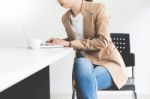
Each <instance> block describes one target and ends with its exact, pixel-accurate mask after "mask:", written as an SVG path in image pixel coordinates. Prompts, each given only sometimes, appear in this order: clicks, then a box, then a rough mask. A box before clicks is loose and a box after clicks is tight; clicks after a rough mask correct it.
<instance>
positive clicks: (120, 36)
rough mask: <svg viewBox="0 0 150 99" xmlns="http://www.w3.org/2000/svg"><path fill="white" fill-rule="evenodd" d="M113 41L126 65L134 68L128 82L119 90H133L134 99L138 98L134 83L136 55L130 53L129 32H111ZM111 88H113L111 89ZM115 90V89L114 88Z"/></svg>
mask: <svg viewBox="0 0 150 99" xmlns="http://www.w3.org/2000/svg"><path fill="white" fill-rule="evenodd" d="M110 36H111V38H112V41H113V43H114V44H115V46H116V47H117V49H118V51H119V52H120V54H121V56H122V58H123V60H124V62H125V65H126V67H131V68H132V71H131V72H132V76H131V77H128V81H127V83H126V84H125V85H124V86H123V87H122V88H121V89H119V91H130V90H131V91H133V97H134V99H137V95H136V91H135V84H134V79H135V78H134V66H135V55H134V53H130V35H129V34H128V33H111V34H110ZM110 90H111V89H110ZM112 90H113V89H112Z"/></svg>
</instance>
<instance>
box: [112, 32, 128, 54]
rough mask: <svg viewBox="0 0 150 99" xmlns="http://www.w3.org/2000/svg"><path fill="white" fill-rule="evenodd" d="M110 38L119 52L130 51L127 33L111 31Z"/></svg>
mask: <svg viewBox="0 0 150 99" xmlns="http://www.w3.org/2000/svg"><path fill="white" fill-rule="evenodd" d="M110 35H111V38H112V41H113V43H114V44H115V46H116V47H117V49H118V50H119V52H120V53H121V54H129V53H130V39H129V34H121V33H111V34H110Z"/></svg>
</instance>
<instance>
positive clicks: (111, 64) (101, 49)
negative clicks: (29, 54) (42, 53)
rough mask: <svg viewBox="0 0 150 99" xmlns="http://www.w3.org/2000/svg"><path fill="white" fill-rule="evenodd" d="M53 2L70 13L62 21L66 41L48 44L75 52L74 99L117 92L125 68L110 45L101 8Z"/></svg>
mask: <svg viewBox="0 0 150 99" xmlns="http://www.w3.org/2000/svg"><path fill="white" fill-rule="evenodd" d="M57 1H58V3H59V4H60V5H61V6H62V7H64V8H69V9H70V10H69V11H67V12H66V13H65V14H64V15H63V17H62V22H63V25H64V27H65V29H66V32H67V35H68V38H66V39H64V40H63V39H58V38H56V39H51V40H49V41H48V42H51V43H54V44H62V45H64V46H66V47H73V48H74V49H75V50H76V58H75V62H74V76H75V81H76V84H75V85H76V87H75V89H76V92H77V97H78V99H97V95H96V91H97V90H102V89H108V88H111V87H113V86H114V85H115V86H116V87H117V88H118V89H119V88H121V87H122V86H123V85H124V84H125V83H126V81H127V75H126V73H125V64H124V62H123V60H122V58H121V56H120V54H119V52H118V50H117V49H116V47H115V46H114V44H113V43H112V41H111V38H110V34H109V17H108V15H107V14H106V10H105V6H104V5H103V4H102V3H92V2H87V1H91V0H87V1H83V0H57Z"/></svg>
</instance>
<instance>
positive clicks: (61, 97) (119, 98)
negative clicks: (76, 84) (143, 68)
mask: <svg viewBox="0 0 150 99" xmlns="http://www.w3.org/2000/svg"><path fill="white" fill-rule="evenodd" d="M51 99H72V95H71V94H52V95H51ZM98 99H134V98H133V96H132V92H108V91H107V92H98ZM137 99H150V95H138V97H137Z"/></svg>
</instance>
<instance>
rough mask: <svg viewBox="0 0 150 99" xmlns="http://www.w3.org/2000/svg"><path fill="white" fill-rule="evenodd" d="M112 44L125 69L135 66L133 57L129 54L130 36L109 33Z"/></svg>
mask: <svg viewBox="0 0 150 99" xmlns="http://www.w3.org/2000/svg"><path fill="white" fill-rule="evenodd" d="M110 36H111V38H112V41H113V43H114V44H115V46H116V47H117V49H118V51H119V52H120V54H121V56H122V57H123V60H124V62H125V64H126V67H129V66H135V56H134V54H133V53H130V36H129V34H128V33H111V34H110Z"/></svg>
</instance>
